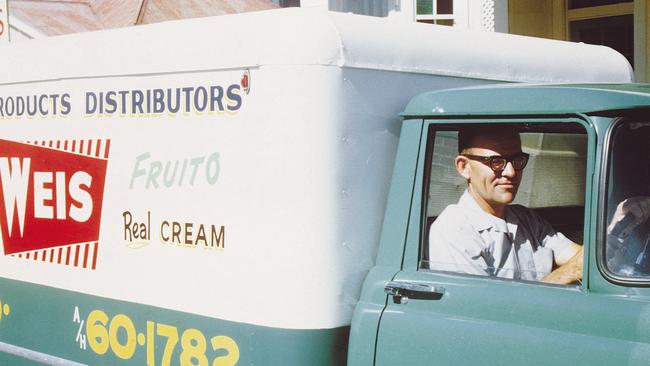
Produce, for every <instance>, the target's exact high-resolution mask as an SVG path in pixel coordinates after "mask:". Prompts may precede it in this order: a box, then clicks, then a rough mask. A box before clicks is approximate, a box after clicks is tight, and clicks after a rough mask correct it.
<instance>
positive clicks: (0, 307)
mask: <svg viewBox="0 0 650 366" xmlns="http://www.w3.org/2000/svg"><path fill="white" fill-rule="evenodd" d="M10 313H11V308H10V307H9V304H7V303H4V304H3V303H2V300H0V320H2V317H3V316H9V314H10Z"/></svg>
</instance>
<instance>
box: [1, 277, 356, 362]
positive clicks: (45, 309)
mask: <svg viewBox="0 0 650 366" xmlns="http://www.w3.org/2000/svg"><path fill="white" fill-rule="evenodd" d="M219 301H220V299H215V300H214V303H215V306H218V303H219ZM227 301H236V299H232V298H228V299H227ZM269 301H273V299H269ZM0 303H1V304H0V342H4V343H7V344H9V345H13V346H17V347H20V348H22V349H26V350H30V351H35V352H38V353H43V354H46V355H50V356H53V357H58V358H61V359H65V360H70V361H74V362H78V363H83V364H89V365H116V366H118V365H140V366H142V365H147V350H148V348H149V347H150V346H149V345H150V344H153V345H154V347H153V349H154V353H153V355H154V359H155V365H161V364H162V363H161V362H162V358H163V354H164V352H165V348H166V347H168V348H169V350H170V352H169V355H170V358H169V362H170V364H171V365H179V364H181V358H182V357H185V358H184V359H185V361H190V362H192V363H194V364H196V363H197V362H198V361H199V359H200V358H203V356H205V360H207V362H208V363H207V364H208V365H212V363H213V361H214V360H215V359H217V358H219V357H224V356H228V351H227V350H226V349H222V348H219V347H217V349H213V348H212V347H211V339H213V337H219V336H226V337H229V338H230V339H232V340H233V341H234V342H235V343H236V345H237V348H238V352H239V361H238V362H237V365H307V364H309V365H341V364H345V359H346V350H347V341H348V334H349V327H340V328H334V329H311V330H294V329H282V328H271V327H262V326H256V325H251V324H246V323H237V322H231V321H225V320H220V319H214V318H209V317H204V316H197V315H193V314H188V313H184V312H178V311H172V310H167V309H162V308H157V307H153V306H147V305H142V304H135V303H130V302H124V301H116V300H112V299H106V298H101V297H97V296H90V295H86V294H81V293H77V292H73V291H66V290H60V289H56V288H52V287H47V286H42V285H35V284H31V283H27V282H21V281H15V280H9V279H4V278H0ZM75 307H78V309H79V315H80V318H79V319H78V320H81V321H83V325H82V324H81V322H80V321H75V320H74V315H75ZM5 310H7V311H5ZM93 310H97V311H96V312H95V314H99V312H103V313H104V314H105V315H106V316H107V318H108V319H109V321H108V322H107V323H106V326H103V325H101V324H99V323H96V326H95V327H91V328H89V327H88V324H87V323H88V320H89V319H88V315H89V314H90V313H91V311H93ZM118 314H122V315H120V316H118V317H116V316H117V315H118ZM120 324H121V325H120ZM130 324H133V330H134V332H132V333H131V334H130V335H129V333H128V332H127V330H126V328H128V327H129V326H130ZM147 324H149V327H150V329H152V331H151V332H149V334H147ZM80 328H81V332H80V333H79V329H80ZM88 329H97V330H98V332H96V333H93V334H102V333H101V332H102V331H103V332H106V333H105V334H106V335H108V333H109V332H111V329H112V332H113V336H114V337H113V338H114V339H113V340H110V341H107V342H106V343H105V344H107V345H108V349H107V351H106V353H105V354H103V355H99V354H98V352H100V353H101V341H102V339H101V338H100V339H99V341H100V345H99V346H95V347H94V348H95V350H96V351H98V352H95V351H93V349H92V348H93V347H91V343H90V340H89V339H86V340H85V343H86V349H83V347H80V343H83V338H84V337H85V336H87V332H88ZM187 329H196V330H195V331H189V332H187ZM91 333H92V331H91ZM158 333H159V334H158ZM173 333H176V334H177V335H178V341H177V343H176V344H175V346H174V347H173V348H172V347H171V346H172V343H173V342H172V341H170V340H173V338H174V336H173ZM139 334H142V335H141V336H140V337H141V338H142V339H140V340H141V341H144V344H143V345H140V344H138V335H139ZM169 334H171V336H168V335H169ZM192 337H196V338H194V339H193V338H192ZM183 338H185V342H183ZM201 338H203V339H205V341H206V348H205V351H204V352H202V350H200V349H199V350H198V351H197V352H196V356H198V357H199V358H196V357H195V358H188V357H186V356H188V355H191V352H192V350H191V349H192V347H197V346H198V347H200V346H201V345H200V344H197V339H198V340H199V341H200V340H201ZM107 339H108V336H107ZM152 340H153V342H152ZM214 340H215V341H216V342H217V345H227V344H228V343H227V342H226V343H224V342H223V341H224V340H226V341H227V338H223V337H221V338H214ZM129 342H131V344H134V346H130V344H129ZM133 342H134V343H133ZM183 343H185V344H183ZM120 348H125V350H123V351H124V352H125V354H124V356H125V357H128V358H127V359H121V358H118V356H117V355H116V353H115V352H118V353H119V352H120ZM231 349H232V348H231ZM131 350H132V351H131ZM183 352H185V353H183ZM16 360H18V358H17V356H16V355H11V354H7V353H2V352H0V364H2V365H13V364H19V365H25V364H28V363H27V361H26V360H24V359H23V360H22V362H20V361H19V362H16ZM220 360H221V361H225V359H220ZM226 364H227V363H224V365H226Z"/></svg>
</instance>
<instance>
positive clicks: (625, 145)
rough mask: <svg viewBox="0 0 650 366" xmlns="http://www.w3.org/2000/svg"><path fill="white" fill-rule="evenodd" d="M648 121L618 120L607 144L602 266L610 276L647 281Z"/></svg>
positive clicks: (649, 211)
mask: <svg viewBox="0 0 650 366" xmlns="http://www.w3.org/2000/svg"><path fill="white" fill-rule="evenodd" d="M648 141H650V122H643V121H641V122H637V121H621V122H620V123H619V124H618V125H617V127H615V129H614V130H613V132H612V134H611V138H610V144H609V159H608V174H607V185H606V186H607V192H606V195H607V199H606V210H605V211H606V214H605V217H604V220H605V222H604V225H603V227H604V228H605V230H606V235H605V238H606V240H605V245H604V253H603V254H604V264H605V268H606V270H607V272H609V274H610V275H614V276H616V277H619V278H622V279H636V280H642V281H643V280H645V281H648V280H650V223H649V222H648V218H649V217H650V165H649V164H648V161H650V144H648Z"/></svg>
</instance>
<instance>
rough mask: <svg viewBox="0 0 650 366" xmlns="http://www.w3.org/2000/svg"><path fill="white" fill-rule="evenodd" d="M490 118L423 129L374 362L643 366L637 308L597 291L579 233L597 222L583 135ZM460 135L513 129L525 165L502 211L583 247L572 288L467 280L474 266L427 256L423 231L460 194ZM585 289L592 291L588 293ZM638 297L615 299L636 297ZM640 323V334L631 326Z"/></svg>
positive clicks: (588, 136)
mask: <svg viewBox="0 0 650 366" xmlns="http://www.w3.org/2000/svg"><path fill="white" fill-rule="evenodd" d="M495 120H498V119H494V118H493V119H491V120H490V121H459V120H455V121H454V124H450V123H449V122H450V121H449V120H439V121H430V122H429V124H428V128H425V131H424V135H425V136H424V138H423V139H422V146H421V149H420V159H419V162H418V164H419V166H418V170H417V172H418V173H417V176H416V184H415V187H416V188H415V192H416V193H415V194H414V195H413V197H414V198H413V202H412V206H411V215H410V220H409V227H408V232H407V236H406V246H405V251H404V258H403V266H402V270H401V271H400V272H399V273H397V274H396V276H395V277H394V279H393V280H392V281H388V282H387V283H386V284H384V286H385V291H386V293H388V294H389V295H388V299H387V305H386V308H385V310H384V312H383V314H382V317H381V321H380V325H379V330H378V333H377V334H378V338H377V344H376V351H375V364H376V365H437V364H440V365H445V364H453V365H457V364H468V365H471V364H477V365H478V364H480V365H493V364H513V365H515V364H526V365H549V364H556V365H557V364H567V365H568V364H589V365H614V364H617V365H618V364H635V365H640V364H647V360H648V359H650V347H649V346H648V342H649V337H650V332H648V331H647V329H650V316H649V315H650V305H648V298H647V297H645V298H642V299H643V300H642V301H641V300H639V299H641V298H639V299H637V300H636V301H634V300H629V299H628V300H627V301H621V297H620V296H616V295H611V294H607V293H605V292H606V290H603V288H604V287H607V286H613V285H612V284H611V282H609V281H604V280H601V281H595V280H594V278H595V277H599V278H600V276H601V274H600V272H599V270H598V268H597V267H596V262H597V258H596V256H595V254H594V253H595V249H594V247H595V245H594V242H595V238H596V236H597V235H596V230H590V228H591V227H592V226H591V225H590V223H592V221H593V222H597V220H598V219H597V217H596V216H597V214H596V213H597V210H596V209H597V207H595V205H592V204H591V202H592V199H595V197H597V195H598V189H597V188H598V187H599V186H598V185H594V182H595V179H597V177H598V174H596V175H594V174H593V173H594V165H595V161H596V156H597V155H596V153H597V151H596V149H595V147H596V135H595V133H594V129H593V126H592V125H591V124H590V123H589V122H588V121H585V120H581V119H577V118H572V119H566V118H565V119H548V118H545V119H526V120H525V121H524V120H521V121H517V120H515V119H509V120H507V125H506V124H496V123H495V122H494V121H495ZM504 122H506V120H504ZM470 123H471V124H470ZM461 126H462V127H463V128H474V127H480V128H504V126H505V127H508V128H510V127H514V128H515V129H517V130H518V131H520V136H521V140H522V149H523V151H524V152H526V153H528V154H529V155H530V158H529V161H528V164H527V166H526V167H525V169H524V170H525V173H524V175H523V178H522V180H521V183H520V185H519V190H518V193H517V197H516V200H515V202H514V203H518V204H521V205H523V206H526V207H528V208H530V209H531V210H532V211H533V212H534V214H535V215H536V216H539V217H541V218H542V219H543V220H545V221H546V222H548V223H549V224H550V225H552V226H553V227H554V228H555V230H557V231H558V232H563V233H564V235H565V237H566V238H569V239H570V240H571V241H573V242H575V243H578V244H581V245H583V247H584V252H585V253H587V254H585V257H584V260H585V265H584V269H583V274H582V278H583V281H580V282H579V283H573V284H569V285H550V284H545V283H542V282H540V281H539V279H540V278H542V277H543V275H544V273H543V271H540V273H517V271H516V270H514V271H512V273H510V274H500V275H499V274H494V273H491V272H489V271H486V272H485V273H477V271H476V268H474V267H472V268H468V269H466V270H465V269H464V268H463V266H462V265H460V264H457V263H456V264H454V265H451V266H450V265H449V263H440V261H439V259H440V258H436V257H433V256H430V254H429V250H428V249H429V245H430V243H429V237H430V234H431V233H430V232H429V229H430V227H431V225H432V222H434V221H435V220H436V219H437V217H438V216H439V215H440V214H441V213H442V212H443V211H444V210H445V208H446V207H447V206H448V205H450V204H456V203H457V202H458V200H459V198H460V196H461V195H462V194H463V192H464V191H465V189H466V187H467V181H466V180H465V179H464V178H463V177H461V176H460V175H459V174H458V173H457V169H456V167H455V163H454V159H455V157H456V156H457V155H458V131H459V129H460V127H461ZM598 153H599V155H598V156H600V151H598ZM646 165H647V163H646ZM600 226H602V225H600ZM593 227H599V225H594V226H593ZM451 229H452V228H449V230H451ZM518 230H519V229H518ZM515 235H516V234H515ZM458 240H464V238H463V237H462V236H459V239H458ZM513 245H514V244H513ZM459 247H462V246H459ZM522 272H523V271H522ZM645 280H646V282H645V283H646V284H647V281H648V278H645ZM593 282H598V289H599V291H600V292H601V293H596V291H593V292H592V291H591V289H590V283H593ZM645 290H646V289H640V288H638V287H637V288H635V289H633V290H630V289H629V288H628V290H625V291H623V293H625V294H627V295H628V296H631V297H634V296H637V297H638V296H640V294H641V293H642V292H643V291H645ZM644 293H645V296H647V291H645V292H644ZM632 294H634V295H632ZM640 301H641V302H640ZM615 317H618V318H615ZM617 319H618V320H617ZM635 322H636V323H638V324H636V323H635ZM641 324H643V326H644V327H645V328H644V329H645V330H640V329H639V328H638V327H639V326H641Z"/></svg>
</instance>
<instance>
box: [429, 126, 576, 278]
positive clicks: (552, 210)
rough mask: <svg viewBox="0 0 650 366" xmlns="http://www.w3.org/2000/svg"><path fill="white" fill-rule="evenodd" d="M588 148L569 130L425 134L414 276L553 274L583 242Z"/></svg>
mask: <svg viewBox="0 0 650 366" xmlns="http://www.w3.org/2000/svg"><path fill="white" fill-rule="evenodd" d="M468 131H469V132H468ZM459 140H460V145H462V146H460V147H459ZM519 141H520V145H518V144H519ZM586 146H587V135H586V133H585V131H584V129H583V128H582V127H581V126H580V125H579V124H576V123H537V124H533V123H521V124H480V125H478V124H477V125H462V126H461V127H458V125H457V126H442V125H431V126H430V128H429V132H428V141H427V155H426V162H425V164H426V167H427V168H426V169H425V177H424V187H423V196H424V198H425V199H424V202H425V206H426V207H423V210H424V211H425V212H426V220H425V221H424V222H423V223H422V228H423V229H422V234H421V237H422V239H421V255H420V259H421V260H420V270H421V271H436V272H438V271H442V272H452V273H460V274H464V275H478V276H487V277H493V278H502V279H514V280H524V281H526V280H528V281H539V280H542V278H544V277H545V276H546V275H548V274H549V273H550V272H552V271H554V270H555V269H557V268H558V267H559V266H560V264H559V263H564V262H565V261H566V258H564V257H566V256H569V254H568V253H569V249H567V248H569V247H571V248H572V249H571V250H574V251H575V250H576V249H575V248H577V247H576V246H575V245H573V244H578V245H580V243H582V241H583V223H584V197H585V171H586ZM524 160H525V161H524ZM468 167H469V169H470V170H471V173H467V169H468ZM502 205H504V206H505V207H506V208H505V210H504V211H503V212H501V211H500V207H501V206H502ZM492 206H494V207H492ZM563 251H564V253H562V252H563ZM563 255H564V257H563ZM558 259H562V260H558Z"/></svg>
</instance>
